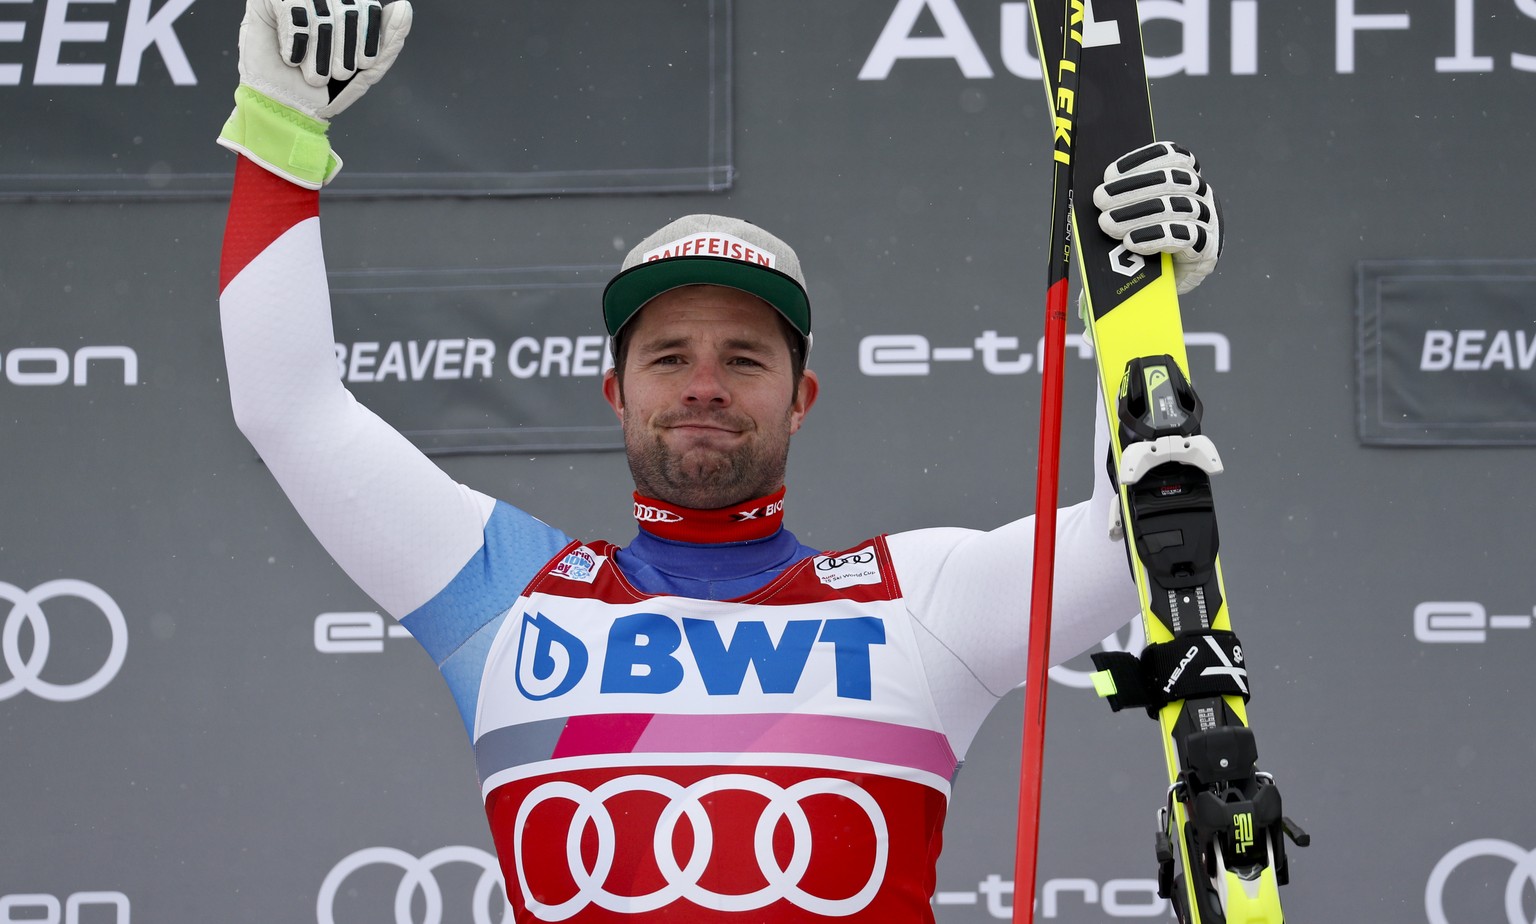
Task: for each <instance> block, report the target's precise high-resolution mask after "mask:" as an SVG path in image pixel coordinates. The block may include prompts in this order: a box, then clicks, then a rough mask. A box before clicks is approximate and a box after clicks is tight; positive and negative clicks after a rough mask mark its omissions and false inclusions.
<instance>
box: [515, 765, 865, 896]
mask: <svg viewBox="0 0 1536 924" xmlns="http://www.w3.org/2000/svg"><path fill="white" fill-rule="evenodd" d="M651 769H653V770H655V772H654V773H652V772H623V773H620V774H618V775H608V774H605V773H601V772H598V773H576V774H566V775H562V776H560V777H558V778H550V777H543V778H541V780H540V781H537V782H535V781H528V780H525V781H520V783H514V784H509V786H511V787H513V788H515V789H516V790H520V791H521V790H524V789H525V788H526V791H525V792H524V793H523V795H522V796H521V798H520V799H518V798H516V796H515V795H514V796H513V798H514V799H515V804H516V806H517V810H516V812H515V814H514V813H512V812H511V811H510V805H511V804H512V803H508V804H507V805H506V807H505V808H504V809H503V810H501V811H498V812H497V813H496V815H495V823H493V828H495V829H496V830H497V831H498V832H499V836H498V841H499V845H498V849H499V850H500V852H501V856H502V858H503V860H506V859H508V855H509V854H510V859H511V861H512V862H511V868H510V869H508V870H507V887H508V889H509V890H514V891H515V892H516V896H517V898H518V899H519V904H520V905H521V906H522V907H524V908H526V909H527V911H528V913H530V914H531V915H533V916H534V917H536V918H538V919H539V920H541V921H549V922H558V921H565V920H568V919H571V918H577V917H580V918H581V919H585V918H586V917H589V916H590V915H591V914H593V913H600V912H609V913H617V914H636V915H644V914H650V913H654V912H660V911H663V910H664V909H669V910H670V913H671V914H672V915H682V914H686V913H688V912H689V911H691V910H692V909H690V908H689V907H688V906H689V905H690V904H691V905H693V906H697V909H699V912H700V914H702V913H703V909H708V910H710V911H713V912H724V913H727V914H743V915H748V917H744V918H743V920H751V919H752V918H751V917H750V914H751V913H752V912H756V911H760V910H762V909H765V908H768V907H769V906H771V905H775V904H779V905H780V907H784V906H788V907H791V908H794V909H797V910H798V911H800V912H803V913H805V914H806V915H810V916H816V917H838V918H845V917H848V916H850V915H856V914H858V913H859V912H862V911H865V910H866V909H868V908H869V907H870V905H871V903H872V902H873V901H874V900H875V897H876V895H877V894H878V893H879V892H880V889H881V886H882V885H883V884H884V883H885V881H886V877H887V866H888V863H889V861H890V859H891V856H890V846H891V839H892V834H891V829H890V825H889V823H888V821H887V815H886V811H885V810H884V809H882V805H881V801H879V800H877V799H876V797H875V796H874V795H872V794H871V792H870V791H869V790H867V789H865V788H864V787H863V786H861V785H860V784H859V783H858V782H855V781H853V780H848V779H841V778H837V777H833V776H827V775H818V774H816V773H815V772H814V771H799V772H796V773H793V774H788V775H781V774H775V773H772V772H771V771H770V772H766V773H764V774H761V775H759V774H756V773H754V774H746V773H732V772H720V773H715V774H713V775H710V774H709V772H708V771H706V770H703V769H702V768H690V770H687V771H685V770H682V769H681V768H651ZM662 773H665V774H666V776H662V775H660V774H662ZM689 777H693V778H692V779H689ZM795 777H799V778H795ZM509 816H510V817H509ZM508 825H509V826H508ZM507 839H510V843H507V842H506V840H507ZM813 855H814V863H813V862H812V861H813ZM583 912H586V914H585V915H584V914H583ZM668 919H669V920H671V919H672V918H670V917H669V918H668Z"/></svg>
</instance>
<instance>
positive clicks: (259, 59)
mask: <svg viewBox="0 0 1536 924" xmlns="http://www.w3.org/2000/svg"><path fill="white" fill-rule="evenodd" d="M410 31H411V4H410V0H395V2H393V3H389V4H387V5H386V4H381V2H380V0H246V6H245V19H244V20H243V21H242V22H241V23H240V87H239V89H237V90H236V91H235V112H234V114H233V115H231V116H230V119H229V121H228V122H227V123H225V126H224V130H223V132H222V133H221V134H220V136H219V143H220V144H222V145H224V146H225V147H227V148H230V149H231V150H234V151H238V152H239V153H241V154H244V155H245V156H247V157H249V158H250V159H252V160H254V161H255V162H256V163H258V164H260V165H261V166H262V167H264V168H266V169H267V170H269V171H271V172H273V173H276V174H277V175H279V176H281V177H283V178H285V179H287V180H290V181H292V182H294V183H297V184H299V185H301V186H305V187H308V188H310V189H319V188H320V187H321V186H323V185H325V184H326V183H327V182H329V181H330V179H331V177H333V176H335V175H336V172H337V171H338V170H340V169H341V159H340V158H339V157H337V156H336V155H335V154H334V153H333V152H332V151H331V150H330V143H329V142H328V141H327V140H326V138H325V134H326V130H327V128H328V127H329V122H330V118H331V117H332V116H334V115H336V114H337V113H339V112H341V111H342V110H344V109H346V108H347V107H348V106H350V105H352V103H354V102H356V101H357V99H358V98H359V97H361V96H362V95H363V94H364V93H366V92H368V88H369V87H371V86H373V85H374V84H375V83H377V82H378V81H379V80H380V79H381V78H382V77H383V76H384V74H385V72H387V71H388V70H389V68H390V65H392V64H394V63H395V58H396V57H398V56H399V54H400V49H401V48H402V47H403V46H404V45H405V37H406V35H407V34H409V32H410Z"/></svg>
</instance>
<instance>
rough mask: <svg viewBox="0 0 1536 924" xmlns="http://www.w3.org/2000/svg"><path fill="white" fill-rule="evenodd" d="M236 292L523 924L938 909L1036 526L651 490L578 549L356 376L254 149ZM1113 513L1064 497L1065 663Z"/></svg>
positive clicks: (1104, 502)
mask: <svg viewBox="0 0 1536 924" xmlns="http://www.w3.org/2000/svg"><path fill="white" fill-rule="evenodd" d="M220 286H221V296H220V305H221V314H222V323H223V335H224V344H225V350H226V355H227V362H228V370H229V385H230V392H231V398H232V403H233V407H234V414H235V419H236V421H237V423H238V425H239V427H240V429H241V430H242V432H244V433H245V434H246V436H247V437H248V438H249V439H250V440H251V442H252V443H253V445H254V446H255V447H256V449H257V450H258V452H259V453H260V454H261V457H262V459H263V460H264V461H265V462H266V464H267V466H268V467H269V469H270V470H271V472H272V474H273V475H274V477H276V479H277V481H278V483H279V484H280V485H281V486H282V489H283V490H284V491H285V492H286V494H287V495H288V497H289V498H290V499H291V501H292V502H293V504H294V506H295V507H296V508H297V510H298V512H299V514H300V516H301V517H302V518H303V519H304V521H305V523H306V524H307V525H308V526H309V528H310V529H311V530H312V531H313V532H314V533H315V535H316V536H317V537H318V538H319V540H320V541H321V543H322V544H323V545H324V546H325V548H326V549H327V551H328V552H329V553H330V554H331V555H332V556H333V557H334V558H335V560H336V561H337V563H338V564H340V565H341V567H342V568H343V569H344V570H345V571H346V573H347V574H348V575H349V576H350V577H351V578H352V579H353V580H354V581H356V582H357V584H358V585H359V586H360V587H361V588H362V589H363V590H364V591H365V592H367V593H368V594H369V595H370V596H371V597H372V598H373V599H374V600H375V601H376V602H377V603H378V604H379V605H380V606H381V607H382V608H383V609H384V610H386V611H387V612H389V613H390V614H391V615H393V616H394V617H396V618H397V619H399V620H400V622H401V623H402V624H403V625H404V626H405V627H406V628H407V629H409V630H410V632H411V633H412V635H413V636H414V637H415V638H416V639H418V640H419V642H420V643H421V644H422V645H423V646H424V647H425V649H426V650H427V651H428V652H429V653H430V654H431V656H432V657H433V659H434V661H435V662H436V663H437V664H438V666H439V668H440V669H441V671H442V674H443V676H444V678H445V679H446V680H447V682H448V685H449V687H450V689H451V690H452V693H453V696H454V699H455V701H456V702H457V704H458V707H459V709H460V711H461V714H462V716H463V719H464V722H465V726H466V728H467V730H468V732H469V734H470V738H471V741H472V742H473V749H474V758H475V761H476V765H477V769H478V772H479V776H480V780H481V784H482V794H483V796H484V800H485V806H486V812H487V816H488V818H489V820H490V827H491V833H492V837H493V840H494V841H495V844H496V848H497V853H498V859H499V862H500V864H501V867H502V872H503V875H504V881H505V888H506V894H507V896H508V899H509V901H510V903H511V905H512V907H513V909H514V912H515V914H516V917H517V920H519V921H541V922H553V921H574V922H592V921H613V922H631V924H650V922H661V921H689V922H749V921H750V922H761V921H771V922H778V921H791V920H793V921H823V920H838V921H846V922H866V921H867V922H882V924H890V922H905V921H931V920H933V914H932V911H931V906H930V900H931V895H932V893H933V890H934V876H935V863H936V861H937V858H938V854H939V849H940V842H941V834H942V828H943V821H944V814H945V808H946V805H947V802H948V798H949V793H950V782H951V779H952V778H953V776H954V773H955V771H956V769H957V767H958V765H959V762H960V760H961V759H962V758H963V756H964V754H965V752H966V749H967V747H968V746H969V744H970V742H971V739H972V738H973V737H974V735H975V734H976V731H977V729H978V728H979V727H980V725H981V723H982V720H983V719H984V718H985V717H986V715H987V713H988V711H989V710H990V709H991V708H992V706H993V705H994V704H995V703H996V702H997V701H998V700H999V699H1000V698H1001V697H1002V696H1004V695H1005V694H1006V693H1008V692H1009V691H1010V690H1012V689H1013V688H1015V687H1016V686H1018V685H1019V684H1020V683H1022V682H1023V679H1024V669H1025V660H1026V658H1025V649H1026V641H1027V635H1028V609H1027V602H1026V601H1027V600H1028V599H1029V596H1030V595H1029V583H1030V574H1029V568H1028V567H1027V563H1028V562H1030V561H1031V552H1032V547H1033V528H1034V525H1033V518H1024V519H1020V520H1017V521H1014V522H1012V523H1008V524H1006V525H1004V526H1002V527H1000V528H997V529H994V530H991V531H978V530H972V529H959V528H939V529H923V530H915V531H911V532H904V533H899V534H892V535H887V536H877V537H874V538H870V539H867V540H864V541H861V542H857V543H854V544H853V545H851V546H849V547H848V548H846V549H842V550H837V551H832V552H827V551H822V550H816V549H812V548H809V547H807V546H805V545H802V544H801V543H800V542H799V541H798V540H797V539H796V538H795V537H794V535H793V534H791V533H790V532H789V531H788V530H786V529H784V528H783V526H782V522H781V519H782V515H783V494H782V492H781V493H780V494H778V495H775V496H772V497H769V498H762V499H758V500H756V501H751V502H748V504H746V505H745V508H744V509H743V510H740V511H737V510H728V511H715V512H700V511H689V510H682V509H680V508H674V507H669V506H668V505H665V504H660V503H658V502H655V501H652V500H648V499H646V498H641V497H638V496H637V497H636V507H635V509H636V516H637V519H638V520H639V521H640V530H639V533H638V535H637V536H636V538H635V539H634V541H633V542H632V543H631V544H630V545H629V546H628V547H626V548H618V547H616V546H614V545H612V544H610V543H607V542H603V541H598V540H582V539H576V538H573V537H570V536H567V535H566V534H565V533H563V532H561V531H560V530H558V529H555V528H553V527H551V526H548V525H545V524H544V523H542V522H540V521H539V520H537V519H535V518H534V517H532V516H530V515H529V514H527V513H525V512H523V511H521V510H519V509H517V508H516V507H514V506H512V505H510V504H508V503H506V502H504V501H499V500H495V499H493V498H491V497H488V496H487V495H485V494H482V493H480V492H478V491H475V490H473V489H471V488H469V487H466V486H464V485H462V484H458V483H456V482H455V481H453V480H452V479H451V478H450V477H449V476H448V475H447V474H446V473H444V472H443V471H442V470H441V469H439V468H438V467H437V466H435V465H434V464H433V463H432V462H431V461H429V460H428V459H427V458H426V456H424V455H423V454H422V453H420V452H419V451H418V450H417V449H416V448H415V447H413V446H412V445H411V444H410V443H409V442H407V441H406V440H405V438H404V437H402V436H401V435H400V434H399V433H397V432H396V431H395V430H394V429H392V428H391V427H390V426H389V425H388V424H386V423H385V422H384V421H382V420H380V419H379V418H378V417H377V416H375V415H374V414H373V413H371V412H370V411H368V410H367V409H366V408H364V407H362V406H361V405H359V404H358V403H357V402H356V401H355V400H354V399H353V397H352V395H351V394H350V393H349V392H348V391H347V390H346V389H345V387H344V386H343V384H342V382H341V379H340V375H339V372H338V370H337V365H336V360H335V356H334V353H333V343H334V336H333V333H332V329H331V319H330V303H329V293H328V291H327V279H326V272H325V265H324V259H323V256H322V253H321V239H320V226H319V199H318V193H316V192H313V191H310V190H306V189H302V188H300V187H298V186H295V185H292V184H290V183H288V182H287V181H285V180H283V179H280V178H278V177H276V176H274V175H272V174H269V173H267V172H265V171H264V170H262V169H261V168H259V167H257V166H255V165H254V164H253V163H251V162H249V161H248V160H246V159H245V158H243V157H242V158H241V159H240V161H239V163H238V166H237V170H236V180H235V188H234V194H233V198H232V202H231V208H230V214H229V221H228V226H227V229H226V237H225V243H224V253H223V261H222V266H221V273H220ZM1104 429H1105V423H1104V420H1103V418H1102V412H1101V414H1100V421H1099V431H1100V432H1099V436H1098V442H1097V445H1096V447H1095V458H1103V454H1104V450H1105V445H1106V443H1105V441H1106V440H1107V436H1106V434H1105V433H1104ZM1095 468H1097V466H1095ZM1114 503H1115V494H1114V491H1113V489H1112V487H1111V486H1110V484H1109V483H1108V480H1107V476H1106V475H1104V474H1103V473H1102V471H1100V474H1099V475H1098V476H1097V477H1096V478H1095V487H1094V491H1093V495H1092V497H1091V499H1090V500H1088V501H1086V502H1083V503H1080V504H1078V505H1076V506H1072V507H1068V508H1065V509H1064V510H1063V511H1062V512H1061V515H1060V518H1059V521H1058V539H1057V541H1058V547H1059V549H1060V556H1059V559H1058V566H1057V573H1056V576H1055V598H1056V603H1055V612H1056V613H1057V618H1056V619H1055V620H1054V624H1053V628H1052V638H1051V648H1052V656H1053V660H1055V661H1057V662H1059V661H1061V660H1064V659H1066V658H1068V657H1071V656H1073V655H1075V654H1077V653H1079V652H1081V651H1083V650H1085V649H1087V648H1088V647H1089V646H1091V645H1092V644H1093V643H1094V642H1096V641H1097V640H1099V639H1101V638H1103V637H1104V636H1106V635H1108V634H1110V633H1111V632H1113V631H1114V630H1116V629H1117V628H1119V627H1121V626H1122V625H1124V624H1125V623H1126V622H1127V620H1128V619H1129V618H1130V617H1131V616H1132V615H1134V613H1135V612H1136V610H1137V600H1136V590H1135V586H1134V584H1133V583H1132V581H1131V578H1130V577H1129V575H1128V572H1127V569H1126V566H1125V558H1124V550H1123V548H1122V546H1121V545H1120V544H1119V543H1117V542H1113V541H1111V540H1110V539H1109V538H1108V535H1107V528H1106V526H1107V523H1108V521H1109V519H1110V510H1111V507H1112V504H1114ZM732 513H741V514H743V515H742V516H740V517H736V518H732V517H731V516H730V514H732Z"/></svg>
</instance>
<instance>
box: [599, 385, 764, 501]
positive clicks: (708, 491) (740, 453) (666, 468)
mask: <svg viewBox="0 0 1536 924" xmlns="http://www.w3.org/2000/svg"><path fill="white" fill-rule="evenodd" d="M661 422H662V423H665V422H666V421H665V420H663V421H661ZM754 435H756V436H760V437H766V440H754V439H748V440H745V441H743V442H742V443H741V444H740V445H737V446H734V447H732V448H731V449H728V450H704V449H697V448H696V449H693V450H690V452H689V455H688V457H687V458H684V457H683V456H680V455H678V454H677V453H675V452H673V451H672V450H671V449H670V448H668V447H667V445H666V443H665V442H663V441H662V437H661V434H659V433H655V434H653V433H651V432H650V431H649V428H648V427H646V426H644V425H643V424H641V423H639V422H637V421H635V420H634V419H633V418H631V417H630V415H629V410H628V409H627V408H626V409H625V411H624V451H625V454H626V455H627V456H628V458H629V471H630V475H631V476H632V477H633V478H634V480H635V490H637V491H639V492H640V494H641V495H642V496H645V497H653V498H655V499H656V500H662V501H666V502H667V503H669V504H676V505H678V506H680V507H692V508H694V509H695V510H717V509H719V508H721V507H729V506H730V505H732V504H737V503H740V502H742V501H745V500H751V499H752V498H756V497H764V496H766V495H769V494H772V493H773V492H774V491H777V490H778V489H779V488H780V487H782V486H783V484H784V471H785V468H786V467H787V465H788V461H789V415H788V413H787V412H786V414H785V417H784V421H783V426H782V427H774V428H773V433H771V434H766V433H764V431H762V430H761V429H759V430H757V431H755V434H754Z"/></svg>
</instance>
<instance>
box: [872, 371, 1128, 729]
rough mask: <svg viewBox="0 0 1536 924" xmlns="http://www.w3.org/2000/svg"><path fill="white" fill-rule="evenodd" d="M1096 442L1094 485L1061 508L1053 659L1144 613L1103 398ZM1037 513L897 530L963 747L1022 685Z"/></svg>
mask: <svg viewBox="0 0 1536 924" xmlns="http://www.w3.org/2000/svg"><path fill="white" fill-rule="evenodd" d="M1095 405H1096V407H1097V409H1098V410H1097V412H1096V417H1097V422H1096V428H1095V433H1096V436H1095V440H1094V460H1095V464H1094V470H1095V475H1094V482H1093V484H1094V488H1093V495H1092V497H1090V498H1089V499H1088V500H1087V501H1084V502H1082V503H1079V504H1075V505H1073V506H1070V507H1066V508H1063V509H1061V510H1060V511H1059V512H1058V514H1057V521H1056V568H1055V578H1054V580H1055V583H1054V593H1053V603H1052V607H1051V612H1052V618H1051V663H1052V664H1059V663H1060V662H1062V661H1065V660H1067V659H1069V658H1071V657H1073V656H1074V655H1077V654H1080V653H1082V652H1083V651H1086V650H1087V649H1088V648H1090V647H1092V646H1093V644H1094V643H1096V642H1098V641H1100V640H1101V639H1103V638H1104V637H1105V636H1107V635H1109V634H1111V633H1112V632H1114V631H1115V630H1117V629H1119V628H1121V627H1122V626H1124V625H1125V624H1126V623H1127V622H1128V621H1130V619H1131V618H1132V617H1134V616H1136V615H1137V613H1138V612H1139V606H1138V603H1137V597H1136V584H1135V581H1134V579H1133V578H1132V577H1131V573H1130V569H1129V568H1128V566H1127V564H1126V558H1125V546H1124V544H1123V543H1122V542H1120V541H1117V540H1111V539H1110V538H1109V522H1110V512H1111V510H1113V509H1114V505H1115V504H1116V503H1118V495H1117V493H1116V491H1115V489H1114V486H1113V485H1111V484H1110V481H1109V476H1108V473H1107V472H1106V471H1105V470H1104V468H1103V465H1102V460H1103V459H1104V458H1105V454H1106V453H1107V452H1108V451H1109V443H1108V439H1109V437H1108V430H1107V421H1106V418H1105V414H1104V404H1103V401H1102V400H1099V401H1096V402H1095ZM1034 531H1035V518H1034V517H1033V516H1028V517H1024V518H1023V519H1020V520H1015V521H1013V522H1011V523H1007V524H1005V525H1003V526H1001V527H998V528H997V529H994V530H991V531H987V532H984V531H980V530H969V529H953V528H950V529H944V528H941V529H922V530H914V531H912V532H906V533H898V534H896V535H892V536H890V537H888V542H889V545H890V550H891V558H892V561H893V563H894V564H895V566H896V574H897V576H898V579H899V580H900V582H901V587H902V594H903V596H904V598H905V599H906V601H907V606H908V609H909V610H910V611H911V613H912V616H913V618H914V620H915V621H916V622H917V623H918V625H919V626H920V627H921V628H920V635H921V633H923V632H926V640H925V642H924V668H925V670H926V671H927V672H928V679H929V683H930V685H931V686H932V687H933V689H934V697H935V701H936V704H937V705H938V708H939V713H940V718H941V720H942V721H943V722H944V723H945V731H946V732H947V733H948V734H949V736H950V738H951V742H952V746H954V747H955V748H956V753H963V752H964V748H965V747H966V746H967V745H968V744H969V742H970V739H971V737H972V736H973V735H974V734H975V731H976V729H977V728H978V727H979V726H980V724H981V721H982V719H984V718H985V717H986V713H987V712H988V711H989V710H990V709H991V708H992V706H993V705H994V704H995V703H996V701H997V700H998V699H999V698H1001V697H1002V696H1003V695H1004V694H1006V693H1007V692H1008V691H1009V690H1011V689H1013V688H1014V687H1017V686H1018V685H1020V684H1022V683H1023V682H1024V679H1025V667H1026V663H1025V662H1026V660H1027V653H1028V642H1029V603H1030V583H1031V572H1032V569H1031V563H1032V561H1033V555H1034V544H1035V541H1034V540H1035V536H1034Z"/></svg>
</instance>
